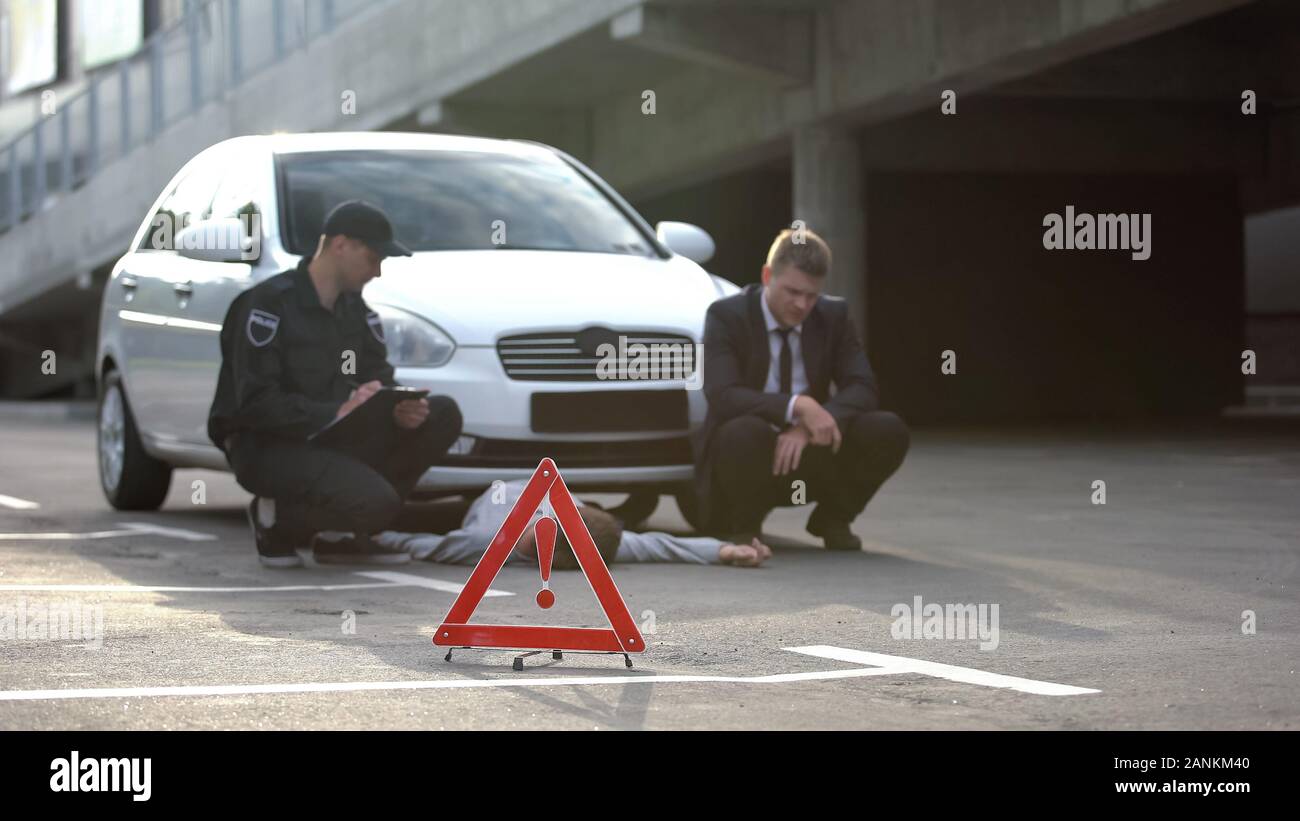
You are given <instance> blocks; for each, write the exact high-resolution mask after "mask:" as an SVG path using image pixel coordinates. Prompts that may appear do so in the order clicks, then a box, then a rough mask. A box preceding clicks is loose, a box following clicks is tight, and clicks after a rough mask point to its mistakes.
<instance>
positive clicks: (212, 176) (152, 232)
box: [140, 158, 221, 251]
mask: <svg viewBox="0 0 1300 821" xmlns="http://www.w3.org/2000/svg"><path fill="white" fill-rule="evenodd" d="M220 177H221V168H220V167H219V164H218V163H216V162H215V161H214V158H209V159H207V160H206V161H203V162H201V163H200V164H199V165H198V166H196V167H195V168H193V169H191V170H190V171H189V172H188V173H186V174H185V176H183V177H182V178H181V179H180V181H179V182H178V183H176V186H175V187H174V188H172V190H171V192H169V193H168V194H167V196H166V197H164V198H163V201H162V205H160V206H159V207H158V210H157V211H155V212H154V214H153V216H152V217H151V218H150V220H149V227H148V228H147V229H146V230H145V235H144V238H143V239H142V240H141V241H140V250H141V251H174V250H175V249H176V246H175V243H174V239H175V237H176V235H177V234H178V233H180V231H181V229H182V228H184V227H185V226H187V225H190V224H192V223H194V222H197V221H198V220H202V219H207V218H208V216H209V215H210V213H211V212H210V206H211V204H212V195H213V193H214V192H215V190H216V187H217V184H218V182H219V181H220Z"/></svg>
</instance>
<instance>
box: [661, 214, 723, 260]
mask: <svg viewBox="0 0 1300 821" xmlns="http://www.w3.org/2000/svg"><path fill="white" fill-rule="evenodd" d="M655 235H656V236H657V237H659V241H660V242H662V243H663V244H664V245H667V246H668V250H670V251H672V252H673V253H674V254H681V255H682V256H684V257H686V258H687V259H689V260H694V261H695V262H698V263H700V264H704V263H705V262H708V261H709V260H711V259H713V252H714V250H716V248H715V246H714V244H713V237H711V236H709V232H708V231H705V230H704V229H703V228H700V227H699V226H698V225H691V224H690V223H689V222H661V223H659V224H658V225H656V226H655Z"/></svg>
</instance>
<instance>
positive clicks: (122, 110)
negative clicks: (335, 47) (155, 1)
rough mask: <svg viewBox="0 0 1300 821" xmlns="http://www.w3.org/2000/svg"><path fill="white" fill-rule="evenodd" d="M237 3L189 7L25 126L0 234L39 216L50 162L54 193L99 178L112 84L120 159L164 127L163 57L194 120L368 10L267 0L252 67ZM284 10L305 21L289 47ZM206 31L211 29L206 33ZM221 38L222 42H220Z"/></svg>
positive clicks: (205, 1) (0, 198)
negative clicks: (267, 31) (78, 125)
mask: <svg viewBox="0 0 1300 821" xmlns="http://www.w3.org/2000/svg"><path fill="white" fill-rule="evenodd" d="M241 2H242V0H191V2H187V3H186V8H185V12H184V13H183V14H182V15H181V16H180V17H179V18H177V19H176V20H175V21H173V22H171V23H169V24H168V25H166V26H164V27H162V28H160V29H158V30H157V31H155V32H153V33H152V34H150V35H149V37H148V38H146V39H145V40H144V42H143V43H142V44H141V47H140V49H139V50H138V51H136V52H134V53H132V54H129V55H127V56H126V57H123V58H121V59H119V60H116V61H114V62H112V63H108V64H105V65H102V66H97V67H96V68H95V69H93V70H92V71H91V72H90V73H89V74H87V76H86V84H85V88H83V89H81V90H80V91H78V92H77V93H75V94H73V95H71V96H69V97H68V98H67V99H66V100H62V101H59V104H58V106H57V108H56V109H55V110H54V111H53V112H51V113H49V114H42V115H41V116H40V117H39V118H38V119H37V120H36V121H35V122H33V123H32V124H31V125H30V126H28V127H27V128H25V129H23V130H22V131H20V132H18V133H17V134H16V135H14V136H13V137H12V138H11V139H9V140H8V142H6V143H5V144H4V145H3V146H0V173H4V174H6V176H7V179H6V180H5V184H4V186H3V187H0V205H4V206H5V207H4V209H3V210H4V219H2V220H0V232H4V231H7V230H9V229H11V228H13V227H15V226H16V225H18V224H19V223H20V222H22V221H23V220H24V219H26V218H27V217H28V216H30V215H34V214H36V213H38V212H39V211H40V209H41V207H42V206H43V205H44V202H45V199H46V195H47V193H48V191H47V187H48V179H47V176H48V165H49V162H50V161H51V159H53V160H55V161H56V162H57V166H56V167H57V168H58V174H57V176H58V182H59V184H58V186H57V187H56V189H55V190H60V191H71V190H73V189H75V188H78V187H80V186H81V185H84V184H85V183H86V181H87V180H89V179H90V178H91V177H93V176H94V175H95V174H96V173H97V172H98V171H99V169H100V165H101V162H102V161H103V159H104V157H103V155H102V154H103V149H104V148H105V147H106V146H107V145H109V141H108V136H107V135H106V133H105V130H104V129H103V128H102V123H101V122H100V118H101V114H102V113H103V112H102V111H101V107H102V106H101V100H102V98H104V97H105V96H106V95H107V92H108V91H109V86H110V84H112V83H113V80H114V78H116V83H117V94H118V100H117V102H118V107H117V108H118V110H117V118H118V134H117V141H118V142H119V143H120V145H118V151H117V155H116V158H120V157H123V156H126V155H127V154H129V153H130V152H132V151H133V150H134V149H136V148H138V147H139V146H141V145H143V144H144V143H146V142H148V141H149V140H152V139H154V138H155V137H157V135H158V134H160V133H161V132H162V131H163V130H164V129H166V128H167V126H168V125H169V124H170V122H169V121H168V118H167V113H168V106H167V90H168V86H167V80H168V79H169V77H171V76H173V75H171V74H168V73H167V68H166V62H167V60H168V58H169V57H177V56H179V57H181V58H182V59H181V60H178V61H177V66H178V67H179V66H181V65H184V66H186V68H185V71H187V72H188V75H189V76H188V81H189V82H188V104H182V105H181V106H180V107H179V109H178V111H179V114H180V116H192V115H194V114H195V113H196V112H197V111H198V110H199V109H200V108H202V106H203V105H205V104H206V103H208V102H210V101H211V100H214V99H220V98H221V97H223V96H224V95H225V94H228V93H229V92H230V91H232V90H234V89H236V88H237V87H239V86H240V85H242V84H243V83H244V82H245V81H246V80H248V79H249V78H250V77H252V76H253V75H254V74H256V73H257V72H259V71H261V70H263V69H265V68H269V67H270V66H273V65H276V64H277V63H279V62H281V61H282V60H284V58H285V57H287V56H288V55H289V54H291V53H292V52H293V51H295V50H297V49H300V48H303V47H305V46H306V45H307V44H308V43H310V42H311V41H312V40H313V39H315V38H316V37H319V36H321V35H324V34H328V33H329V32H331V31H333V29H334V28H335V26H336V25H337V24H338V23H339V22H340V21H341V20H344V19H347V18H348V17H350V16H352V14H355V13H357V12H358V11H360V10H362V9H364V8H367V7H368V6H367V4H361V3H358V4H355V5H354V6H353V8H352V10H351V11H350V12H349V13H346V14H343V15H342V16H340V15H339V14H338V9H337V8H336V0H300V2H297V1H296V0H270V3H269V5H259V6H255V7H254V8H255V10H256V11H266V10H269V12H270V23H271V45H270V57H269V59H268V60H266V61H264V62H262V63H260V64H258V65H256V66H251V67H250V66H247V65H245V59H244V58H245V55H244V45H245V44H244V39H245V34H246V32H245V30H244V24H243V23H242V22H241V19H242V18H243V15H242V14H241V11H242V8H241ZM290 3H293V4H294V5H295V6H299V7H300V8H301V11H302V21H303V25H302V28H301V34H300V37H299V38H298V40H297V42H295V43H293V44H292V46H291V45H290V43H289V38H288V36H287V31H288V28H287V22H289V21H288V18H287V17H286V9H287V6H288V5H290ZM369 5H374V4H373V3H372V4H369ZM313 8H314V9H315V10H316V18H317V19H318V20H319V24H320V25H319V27H318V28H317V31H316V32H315V33H314V34H313V32H312V26H311V25H310V20H311V19H312V9H313ZM209 24H210V30H207V31H205V30H204V29H207V28H208V26H209ZM218 30H220V38H219V37H218ZM181 38H184V41H183V42H184V48H183V52H184V53H182V54H176V53H173V54H170V55H169V54H168V53H167V47H168V46H169V45H172V44H173V43H174V42H177V41H180V40H181ZM222 39H223V40H224V42H221V40H222ZM213 57H215V58H216V62H217V65H216V67H215V68H207V67H206V61H205V58H213ZM141 64H144V66H145V67H144V69H143V72H144V73H145V75H146V80H145V82H144V83H142V84H137V83H136V82H135V81H134V80H133V78H132V76H131V75H132V69H133V68H134V67H137V66H140V65H141ZM209 71H210V72H211V74H210V76H211V78H212V82H213V83H214V84H215V86H214V87H213V88H212V89H211V90H210V91H209V90H205V88H206V86H207V85H208V83H207V82H206V81H207V80H208V79H209V75H208V74H207V72H209ZM137 73H139V72H137ZM137 85H138V87H137ZM142 105H143V106H144V107H147V119H146V121H145V122H146V127H145V129H144V130H143V131H139V130H138V129H137V128H136V127H135V126H134V122H135V120H136V119H137V118H138V116H139V115H140V114H141V113H143V112H142V110H141V109H142ZM78 106H84V107H85V108H86V113H85V117H84V123H83V126H84V132H85V136H84V141H83V143H84V144H83V145H82V153H81V158H82V161H81V165H80V169H78V168H77V167H76V163H75V162H74V160H75V158H76V156H77V146H76V145H75V143H76V142H77V137H76V136H74V134H73V130H74V128H73V126H74V124H73V122H72V119H71V117H72V114H71V112H73V111H74V110H75V109H76V108H77V107H78ZM51 121H55V122H57V127H56V129H55V135H56V137H57V142H58V145H57V149H55V147H54V146H53V145H47V140H46V128H47V124H48V123H50V122H51ZM28 142H30V144H31V147H30V154H31V157H30V162H29V163H24V162H23V159H22V156H21V154H22V152H23V149H24V148H26V144H27V143H28ZM5 169H7V171H5ZM25 172H30V173H29V174H25Z"/></svg>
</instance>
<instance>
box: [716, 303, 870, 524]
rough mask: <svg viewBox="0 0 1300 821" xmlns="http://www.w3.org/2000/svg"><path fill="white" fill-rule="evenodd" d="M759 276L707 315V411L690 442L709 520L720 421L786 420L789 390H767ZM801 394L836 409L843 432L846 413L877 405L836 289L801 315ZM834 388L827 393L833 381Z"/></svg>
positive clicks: (862, 355)
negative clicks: (744, 418)
mask: <svg viewBox="0 0 1300 821" xmlns="http://www.w3.org/2000/svg"><path fill="white" fill-rule="evenodd" d="M762 298H763V286H762V285H759V284H757V283H755V284H751V285H749V286H747V287H746V288H745V289H744V290H743V291H741V292H740V293H738V294H733V295H732V296H729V297H725V298H723V299H719V300H718V301H716V302H714V303H713V304H712V305H710V306H709V312H708V314H707V316H706V317H705V320H704V397H705V399H706V400H707V401H708V406H709V410H708V414H707V416H706V417H705V419H704V427H703V428H701V429H700V430H699V431H697V432H696V434H695V436H694V437H693V438H692V441H691V445H692V450H693V452H694V456H695V492H696V495H697V497H698V499H699V504H700V515H701V517H702V518H703V520H704V521H706V522H708V521H710V520H711V513H712V510H711V507H712V505H711V500H710V498H709V496H710V494H711V491H712V477H713V462H714V460H715V458H716V454H715V453H713V448H712V444H713V440H714V438H715V434H716V433H717V430H718V428H719V427H720V426H721V425H722V424H723V423H725V422H728V421H730V420H731V419H734V418H736V417H737V416H744V415H747V414H752V415H755V416H759V417H762V418H763V419H766V420H767V421H769V422H771V423H772V424H774V425H776V426H777V427H784V425H785V411H786V407H787V406H788V405H789V404H790V396H791V394H788V393H764V392H763V388H764V385H765V384H766V382H767V374H768V369H769V367H770V365H771V359H772V353H771V347H770V345H769V339H768V332H767V326H766V324H765V323H764V321H763V310H762V308H761V307H760V306H759V302H758V301H759V300H760V299H762ZM800 340H801V348H802V354H803V366H804V374H805V375H806V376H807V379H808V389H807V390H806V391H805V393H806V394H808V395H809V396H811V397H812V398H814V399H816V400H817V401H818V402H820V403H821V404H822V406H823V407H825V408H826V410H827V411H828V412H829V413H830V414H831V416H833V417H835V421H836V422H837V423H839V426H840V431H841V432H844V431H845V430H846V426H847V424H848V422H849V420H850V419H851V418H852V417H853V416H855V415H857V414H859V413H864V412H866V411H872V410H876V409H877V408H878V407H879V406H880V401H879V393H878V391H877V389H876V377H875V375H874V374H873V373H872V372H871V365H870V363H868V362H867V355H866V353H865V352H864V351H863V350H862V343H861V342H860V341H859V340H858V334H857V331H856V330H855V329H854V327H853V321H852V319H851V318H850V317H849V311H848V304H847V303H846V302H845V301H844V300H843V298H841V297H833V296H825V295H823V296H822V297H820V298H819V299H818V300H817V304H816V305H814V306H813V309H812V312H811V313H809V314H808V318H807V319H805V320H804V322H803V329H802V331H801V334H800ZM832 385H834V386H835V393H834V395H833V396H832V395H831V386H832Z"/></svg>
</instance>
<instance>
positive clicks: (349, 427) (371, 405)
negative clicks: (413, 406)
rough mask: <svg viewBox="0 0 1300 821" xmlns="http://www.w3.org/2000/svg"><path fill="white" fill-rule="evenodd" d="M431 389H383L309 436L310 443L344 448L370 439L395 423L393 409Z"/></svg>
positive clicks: (400, 387) (422, 396)
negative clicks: (379, 427) (381, 428)
mask: <svg viewBox="0 0 1300 821" xmlns="http://www.w3.org/2000/svg"><path fill="white" fill-rule="evenodd" d="M428 395H429V390H428V388H410V387H407V386H405V385H390V386H387V387H383V388H380V389H379V390H377V391H375V393H374V394H373V395H371V397H370V398H369V399H367V400H366V401H364V402H362V403H361V404H360V405H358V406H357V407H355V408H353V409H352V410H350V411H348V412H347V413H346V414H345V415H343V416H340V417H338V418H337V419H335V420H334V421H332V422H330V423H329V424H328V425H326V426H325V427H323V428H321V429H320V430H318V431H316V432H315V433H313V434H312V435H311V436H308V437H307V441H308V442H311V443H312V444H315V445H322V446H324V447H340V446H343V445H346V444H347V443H349V442H356V441H358V440H361V439H364V438H366V437H367V436H369V435H370V434H371V433H372V432H374V431H375V430H376V429H377V426H379V425H392V424H393V408H395V407H396V406H397V403H398V402H405V401H406V400H408V399H423V398H424V397H426V396H428Z"/></svg>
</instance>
